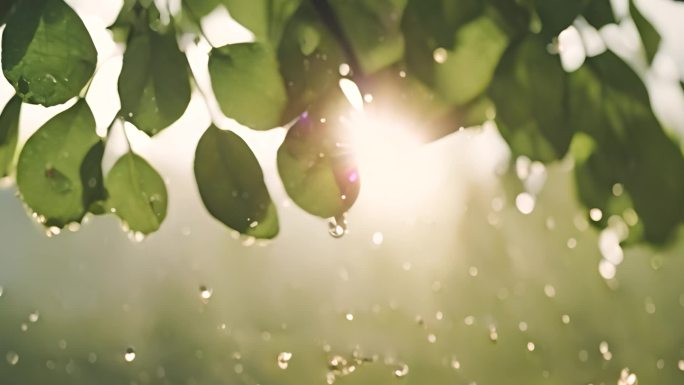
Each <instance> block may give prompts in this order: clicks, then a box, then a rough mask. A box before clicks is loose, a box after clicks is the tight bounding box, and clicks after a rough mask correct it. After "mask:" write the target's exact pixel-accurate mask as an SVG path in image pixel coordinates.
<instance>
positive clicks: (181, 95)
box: [119, 15, 190, 136]
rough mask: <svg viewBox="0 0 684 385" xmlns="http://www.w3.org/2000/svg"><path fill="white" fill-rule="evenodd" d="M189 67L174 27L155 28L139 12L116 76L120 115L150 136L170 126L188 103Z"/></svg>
mask: <svg viewBox="0 0 684 385" xmlns="http://www.w3.org/2000/svg"><path fill="white" fill-rule="evenodd" d="M188 68H189V66H188V61H187V58H186V57H185V55H184V54H183V53H182V52H181V51H180V50H179V49H178V44H177V43H176V35H175V32H174V30H173V28H169V29H168V30H167V31H165V32H157V31H154V30H152V29H150V27H149V26H148V23H147V20H146V17H144V15H141V17H140V18H139V20H138V21H137V24H136V25H135V27H134V28H133V32H132V36H131V37H130V38H129V42H128V45H127V47H126V52H125V53H124V57H123V67H122V69H121V75H120V76H119V97H120V98H121V114H122V117H123V118H124V119H126V120H127V121H129V122H131V123H133V124H134V125H135V126H136V127H138V128H139V129H140V130H142V131H143V132H145V133H146V134H148V135H150V136H152V135H155V134H157V133H158V132H159V131H161V130H163V129H164V128H166V127H168V126H170V125H171V124H172V123H173V122H175V121H176V120H178V119H179V118H180V117H181V116H182V115H183V113H184V112H185V110H186V108H187V107H188V104H189V103H190V81H189V78H188Z"/></svg>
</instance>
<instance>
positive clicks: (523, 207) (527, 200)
mask: <svg viewBox="0 0 684 385" xmlns="http://www.w3.org/2000/svg"><path fill="white" fill-rule="evenodd" d="M535 203H536V202H535V200H534V197H533V196H532V195H531V194H530V193H527V192H523V193H520V194H518V196H516V197H515V207H517V208H518V211H520V213H522V214H523V215H529V214H531V213H532V211H534V206H535Z"/></svg>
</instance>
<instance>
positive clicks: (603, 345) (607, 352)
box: [599, 341, 613, 361]
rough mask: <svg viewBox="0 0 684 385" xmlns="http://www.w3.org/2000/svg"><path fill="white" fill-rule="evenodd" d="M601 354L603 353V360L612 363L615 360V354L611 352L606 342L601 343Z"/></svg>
mask: <svg viewBox="0 0 684 385" xmlns="http://www.w3.org/2000/svg"><path fill="white" fill-rule="evenodd" d="M599 352H601V355H602V356H603V359H604V360H606V361H610V360H611V359H612V358H613V353H611V352H610V348H609V347H608V342H606V341H601V343H600V344H599Z"/></svg>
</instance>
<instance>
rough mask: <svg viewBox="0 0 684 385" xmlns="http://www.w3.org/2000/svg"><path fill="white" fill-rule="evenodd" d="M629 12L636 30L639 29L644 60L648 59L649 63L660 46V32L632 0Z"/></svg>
mask: <svg viewBox="0 0 684 385" xmlns="http://www.w3.org/2000/svg"><path fill="white" fill-rule="evenodd" d="M629 13H630V14H631V15H632V19H633V20H634V24H636V27H637V30H639V35H640V36H641V42H642V43H643V46H644V52H645V53H646V60H648V62H649V63H652V62H653V58H654V57H655V55H656V53H657V52H658V48H659V47H660V34H659V33H658V31H657V30H656V29H655V28H654V27H653V24H651V22H650V21H648V19H646V18H645V17H644V15H642V14H641V12H640V11H639V9H638V8H637V7H636V5H635V4H634V0H630V1H629Z"/></svg>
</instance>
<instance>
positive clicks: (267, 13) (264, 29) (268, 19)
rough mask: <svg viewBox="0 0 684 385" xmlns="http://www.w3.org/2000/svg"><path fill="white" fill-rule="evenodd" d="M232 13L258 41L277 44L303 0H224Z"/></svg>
mask: <svg viewBox="0 0 684 385" xmlns="http://www.w3.org/2000/svg"><path fill="white" fill-rule="evenodd" d="M222 1H223V2H224V3H225V5H226V7H227V8H228V11H229V12H230V15H231V16H232V17H233V18H234V19H235V20H237V22H239V23H240V24H242V25H243V26H244V27H245V28H247V29H249V30H250V31H252V33H254V36H255V37H256V39H257V40H258V41H263V42H266V41H268V42H271V43H272V44H273V45H274V46H277V44H278V42H279V41H280V37H281V35H282V33H283V29H284V28H285V24H286V23H287V21H288V20H289V19H290V17H291V16H292V15H293V14H294V13H295V11H296V10H297V7H299V3H300V2H301V0H249V1H245V0H222Z"/></svg>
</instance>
